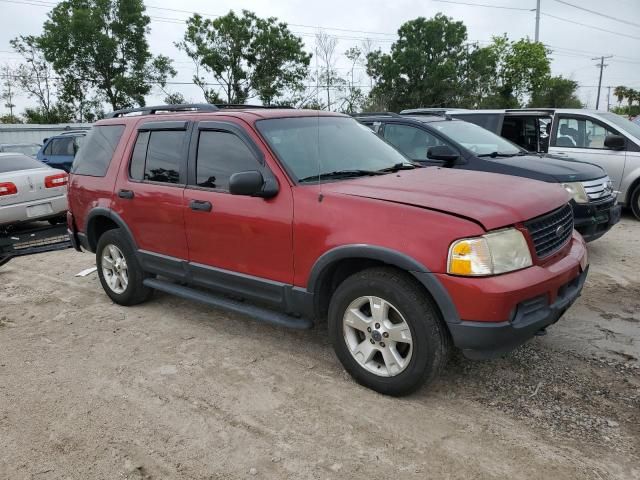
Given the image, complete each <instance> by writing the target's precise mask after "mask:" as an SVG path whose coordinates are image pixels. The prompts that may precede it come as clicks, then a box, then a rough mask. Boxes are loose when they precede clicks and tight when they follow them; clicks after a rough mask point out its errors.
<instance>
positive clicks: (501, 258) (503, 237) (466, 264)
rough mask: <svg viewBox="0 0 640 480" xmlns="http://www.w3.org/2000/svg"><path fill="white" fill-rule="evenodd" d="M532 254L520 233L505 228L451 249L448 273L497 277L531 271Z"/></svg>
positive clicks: (455, 243) (455, 245) (457, 243)
mask: <svg viewBox="0 0 640 480" xmlns="http://www.w3.org/2000/svg"><path fill="white" fill-rule="evenodd" d="M532 264H533V262H532V261H531V252H530V251H529V245H527V241H526V240H525V238H524V235H523V234H522V232H521V231H520V230H516V229H515V228H506V229H504V230H498V231H496V232H491V233H487V234H485V235H482V236H481V237H475V238H463V239H461V240H456V241H455V242H453V244H452V245H451V247H450V248H449V260H448V262H447V273H450V274H452V275H465V276H479V275H497V274H499V273H506V272H512V271H514V270H520V269H521V268H526V267H530V266H531V265H532Z"/></svg>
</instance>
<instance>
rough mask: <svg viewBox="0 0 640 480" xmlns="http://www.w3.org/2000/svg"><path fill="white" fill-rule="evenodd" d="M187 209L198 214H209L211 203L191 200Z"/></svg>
mask: <svg viewBox="0 0 640 480" xmlns="http://www.w3.org/2000/svg"><path fill="white" fill-rule="evenodd" d="M189 208H190V209H191V210H196V211H198V212H210V211H211V209H212V208H213V205H211V202H207V201H206V200H191V201H190V202H189Z"/></svg>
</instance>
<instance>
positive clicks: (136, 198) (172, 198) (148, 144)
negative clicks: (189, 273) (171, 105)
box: [112, 121, 189, 276]
mask: <svg viewBox="0 0 640 480" xmlns="http://www.w3.org/2000/svg"><path fill="white" fill-rule="evenodd" d="M188 128H189V123H188V122H185V121H177V122H173V121H158V122H146V123H142V124H140V125H139V126H138V128H137V132H135V134H134V136H135V137H134V138H135V140H133V142H134V144H133V148H132V149H130V150H129V151H130V152H131V153H130V154H129V158H128V159H127V160H128V165H127V168H125V169H121V173H120V179H119V181H118V183H117V184H116V189H115V192H114V200H113V206H112V208H113V210H114V211H115V212H116V213H117V214H118V215H120V217H121V218H122V219H123V220H124V221H125V223H126V224H127V225H128V227H129V229H130V230H131V232H132V233H133V236H134V238H135V241H136V243H137V246H138V249H139V250H140V253H141V259H142V261H143V263H144V266H145V269H147V270H149V271H153V272H155V273H160V274H167V275H170V276H175V275H176V274H177V275H178V276H181V275H182V273H183V269H182V264H181V262H182V261H184V260H186V259H187V258H188V251H187V240H186V237H185V232H184V212H183V208H182V202H183V195H184V188H185V183H186V160H187V150H188V132H187V131H188Z"/></svg>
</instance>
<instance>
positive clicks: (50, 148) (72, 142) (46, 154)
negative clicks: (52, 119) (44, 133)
mask: <svg viewBox="0 0 640 480" xmlns="http://www.w3.org/2000/svg"><path fill="white" fill-rule="evenodd" d="M86 135H87V132H86V131H84V130H78V131H70V132H64V133H61V134H60V135H55V136H53V137H50V138H45V139H44V144H43V145H42V148H41V149H40V151H39V152H38V154H37V155H36V158H37V159H38V160H40V161H41V162H43V163H46V164H47V165H50V166H51V167H53V168H60V169H62V170H64V171H65V172H69V171H70V170H71V164H72V163H73V159H74V158H75V156H76V153H78V149H79V148H80V145H82V142H83V141H84V138H85V137H86Z"/></svg>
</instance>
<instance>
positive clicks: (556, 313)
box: [448, 267, 589, 360]
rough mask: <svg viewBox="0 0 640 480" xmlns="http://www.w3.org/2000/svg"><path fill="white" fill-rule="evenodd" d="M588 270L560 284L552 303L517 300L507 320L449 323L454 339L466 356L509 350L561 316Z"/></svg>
mask: <svg viewBox="0 0 640 480" xmlns="http://www.w3.org/2000/svg"><path fill="white" fill-rule="evenodd" d="M588 271H589V267H587V268H586V269H585V270H584V271H583V272H582V273H581V274H580V275H579V276H577V277H576V278H574V279H573V280H572V281H571V282H569V283H568V284H566V285H564V286H563V287H561V288H560V292H559V294H558V297H557V299H556V301H555V303H553V304H551V305H540V303H539V302H538V299H537V298H534V299H531V300H528V301H525V302H522V303H520V304H519V305H518V308H517V309H516V312H515V315H514V318H513V320H512V321H510V322H498V323H493V322H473V321H462V322H460V323H458V324H448V327H449V331H450V332H451V336H452V337H453V343H454V344H455V346H456V347H458V348H460V349H461V350H462V353H463V354H464V355H465V356H466V357H467V358H470V359H475V360H482V359H489V358H495V357H499V356H501V355H503V354H505V353H508V352H510V351H511V350H513V349H514V348H516V347H518V346H519V345H521V344H523V343H524V342H526V341H527V340H529V339H530V338H531V337H533V336H534V335H535V334H536V332H538V331H540V330H542V329H543V328H546V327H548V326H549V325H552V324H554V323H556V322H557V321H558V320H559V319H560V317H562V315H563V314H564V312H566V311H567V309H568V308H569V307H570V306H571V304H573V302H575V300H576V299H577V298H578V297H579V296H580V292H581V291H582V287H583V285H584V282H585V280H586V278H587V273H588ZM536 303H538V306H537V307H536V305H535V304H536Z"/></svg>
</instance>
